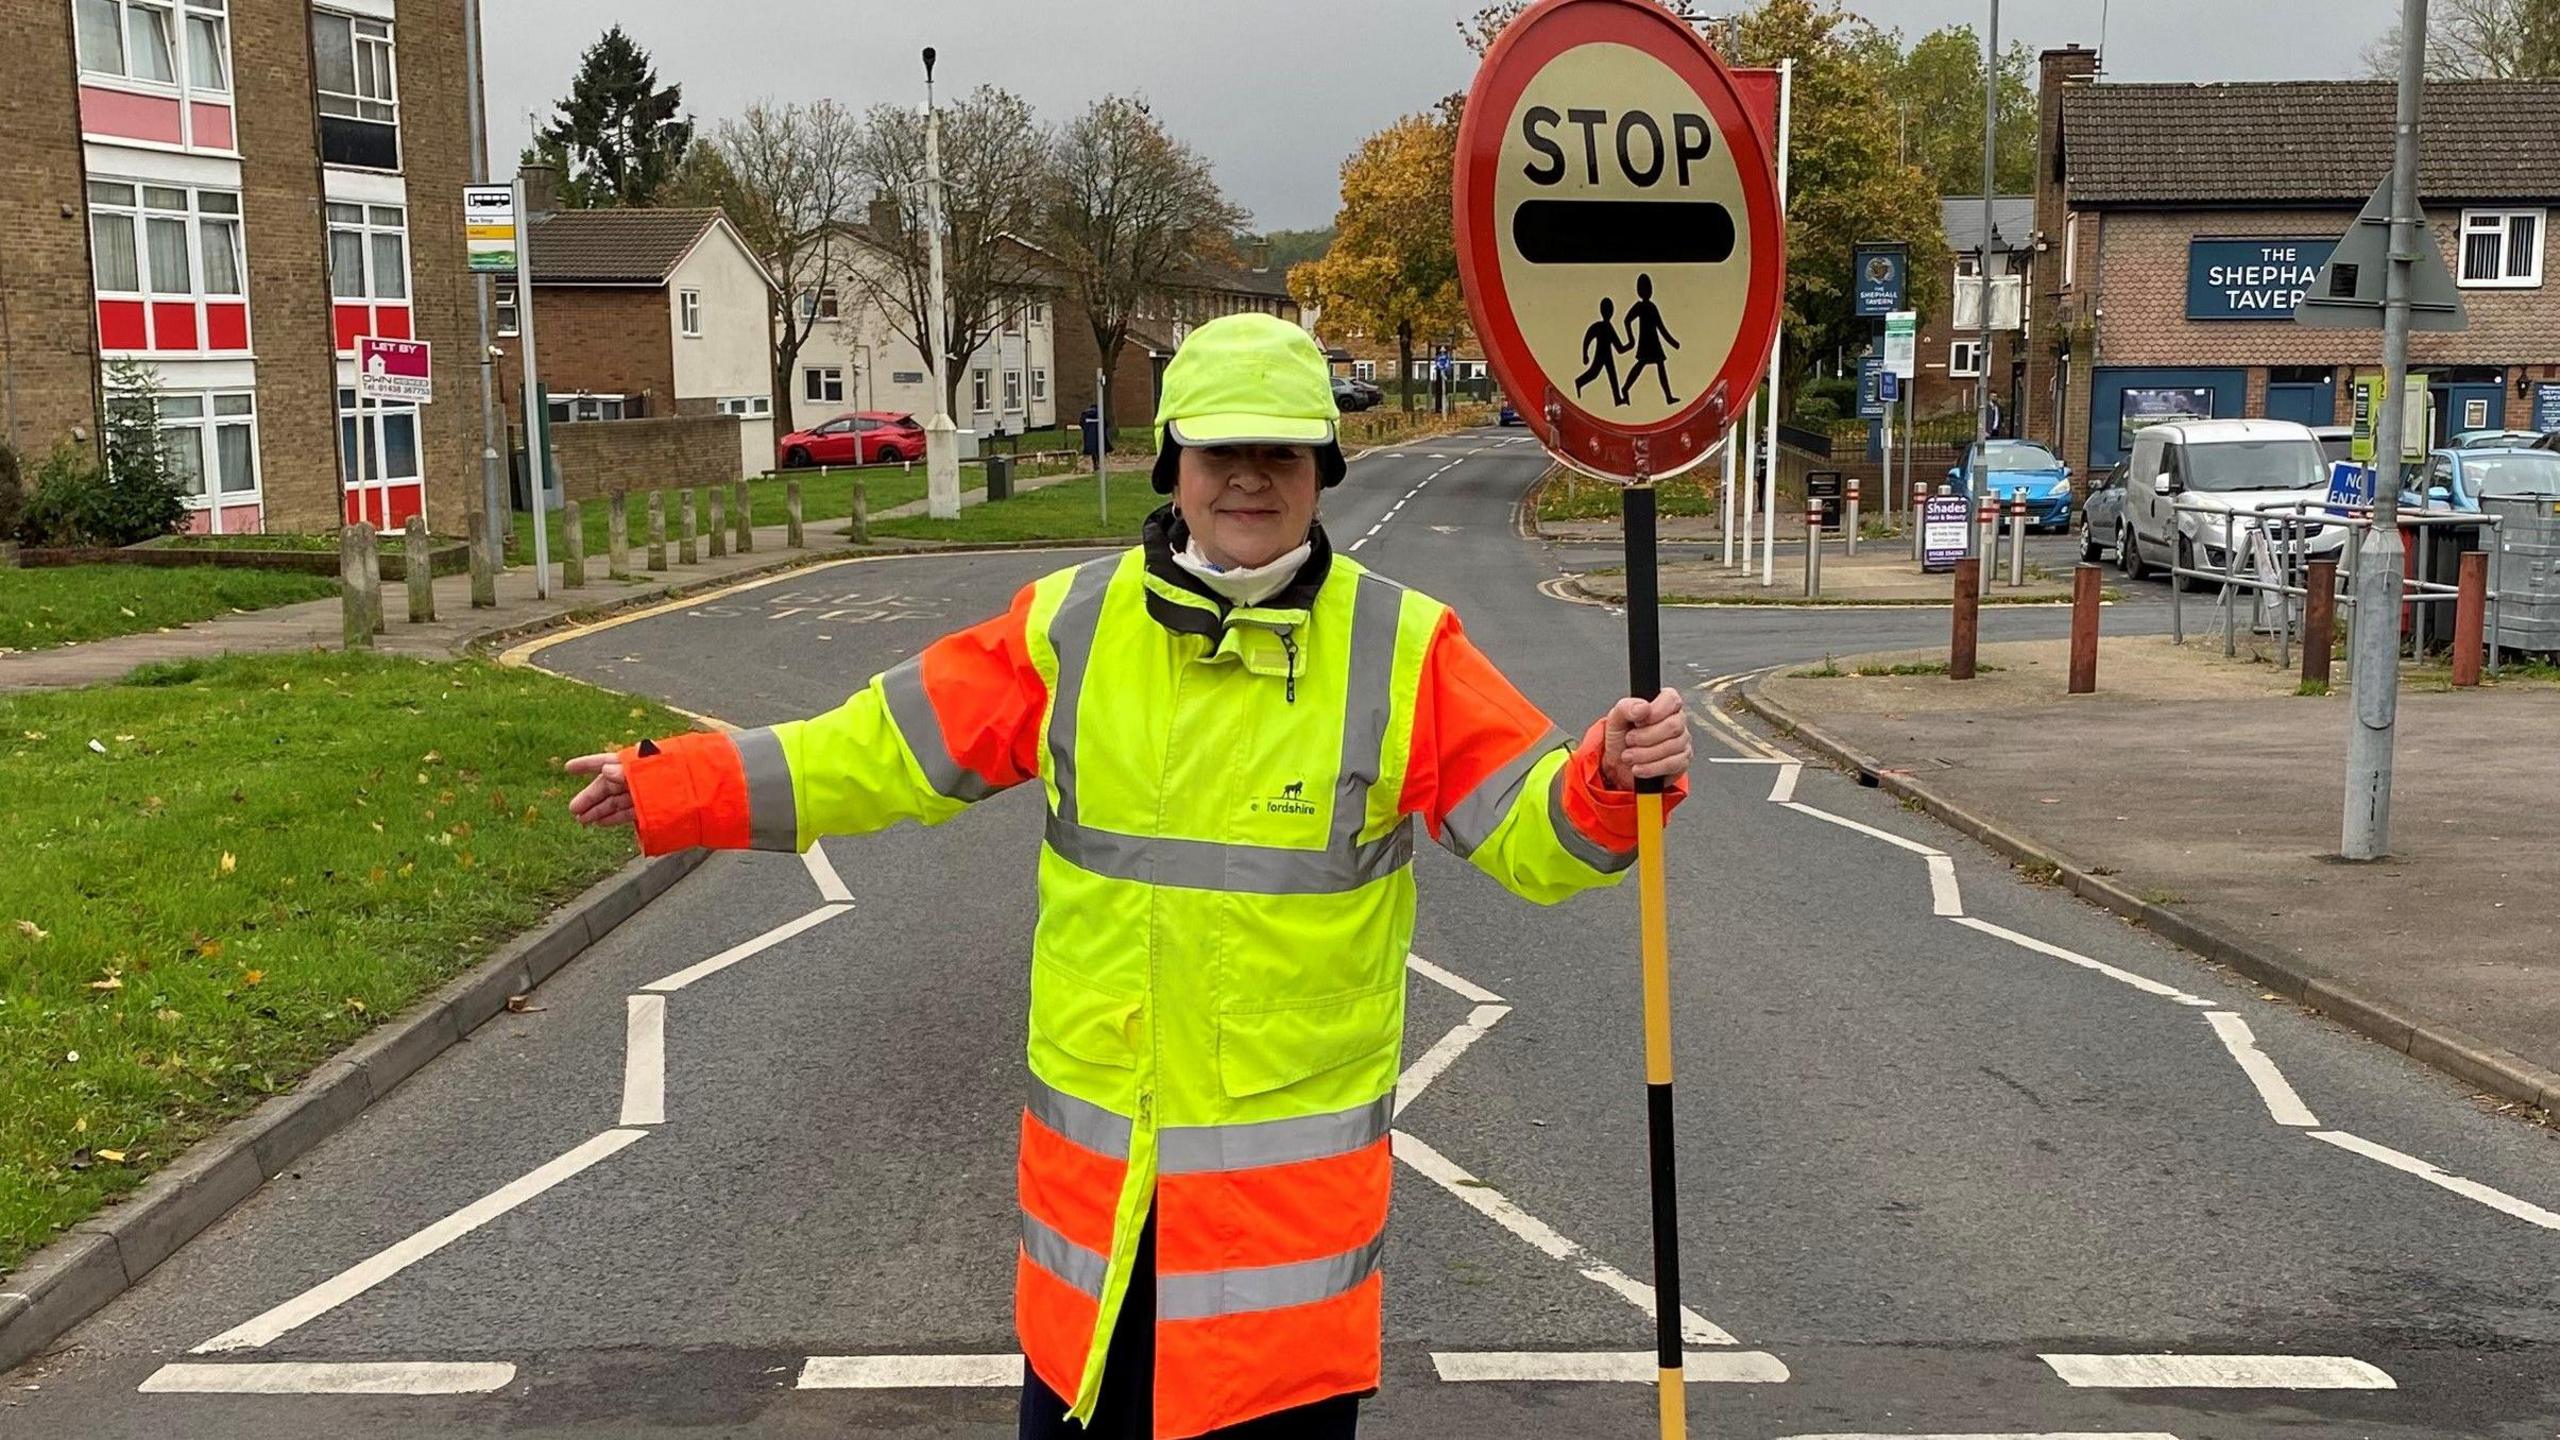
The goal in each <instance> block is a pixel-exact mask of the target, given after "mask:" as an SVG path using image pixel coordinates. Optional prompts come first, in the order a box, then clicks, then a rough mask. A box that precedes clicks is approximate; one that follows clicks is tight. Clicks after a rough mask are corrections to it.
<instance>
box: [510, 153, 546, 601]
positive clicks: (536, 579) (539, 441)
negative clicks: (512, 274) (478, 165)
mask: <svg viewBox="0 0 2560 1440" xmlns="http://www.w3.org/2000/svg"><path fill="white" fill-rule="evenodd" d="M515 190H516V349H517V353H518V354H519V355H520V356H521V357H522V358H523V360H524V480H525V493H526V494H528V495H531V496H532V497H533V593H534V596H535V598H537V599H542V600H548V599H550V598H551V534H550V531H549V529H548V528H547V527H548V525H549V523H550V520H551V467H550V466H548V465H546V464H544V463H543V461H544V460H545V459H546V458H547V457H546V456H545V454H544V451H545V450H546V449H547V448H548V446H547V445H546V444H545V443H544V442H545V441H546V440H547V439H548V438H549V437H548V435H547V433H546V432H547V430H548V428H549V427H548V425H547V424H546V422H547V421H548V420H549V419H550V418H551V417H550V416H549V414H548V413H547V412H546V410H545V409H544V404H545V402H544V401H543V398H542V378H541V366H540V364H539V362H537V361H536V360H535V359H534V354H533V216H531V215H530V214H527V213H526V212H525V208H524V175H523V174H522V172H518V174H517V175H516V182H515Z"/></svg>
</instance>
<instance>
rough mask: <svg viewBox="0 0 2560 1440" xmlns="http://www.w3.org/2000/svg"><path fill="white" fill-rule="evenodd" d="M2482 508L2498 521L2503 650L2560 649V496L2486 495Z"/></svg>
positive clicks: (2496, 577)
mask: <svg viewBox="0 0 2560 1440" xmlns="http://www.w3.org/2000/svg"><path fill="white" fill-rule="evenodd" d="M2480 508H2481V510H2483V511H2484V512H2486V513H2488V514H2490V515H2494V516H2496V517H2497V520H2498V541H2497V543H2498V549H2499V551H2500V553H2499V554H2498V555H2497V556H2496V557H2495V558H2494V559H2493V560H2492V561H2491V580H2490V583H2491V584H2493V585H2495V586H2496V587H2497V591H2498V622H2497V623H2498V646H2499V648H2500V649H2502V650H2522V651H2525V652H2527V653H2529V654H2536V655H2551V654H2555V653H2560V497H2551V496H2543V497H2539V498H2534V497H2526V496H2515V497H2506V496H2494V495H2493V496H2484V497H2483V498H2482V499H2481V501H2480Z"/></svg>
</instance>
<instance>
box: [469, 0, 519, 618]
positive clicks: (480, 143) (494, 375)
mask: <svg viewBox="0 0 2560 1440" xmlns="http://www.w3.org/2000/svg"><path fill="white" fill-rule="evenodd" d="M462 68H463V72H464V77H463V85H464V90H465V98H466V101H467V106H468V109H469V110H470V124H471V183H472V184H474V185H486V184H488V183H489V134H488V128H487V127H488V120H487V117H486V116H484V115H483V114H482V113H481V109H480V106H481V98H480V0H462ZM516 229H517V230H518V232H519V233H521V232H522V230H523V229H524V217H523V216H522V215H518V216H517V217H516ZM471 278H472V281H473V284H472V288H473V290H475V291H476V292H477V293H478V295H479V297H480V507H481V511H480V514H481V528H482V529H483V530H484V531H486V532H487V533H486V534H485V535H482V536H481V537H479V539H480V541H481V543H483V544H485V545H487V546H488V547H489V567H490V568H491V569H492V570H496V569H498V568H500V567H502V566H504V565H505V564H506V557H507V529H508V526H507V492H506V482H505V481H504V480H503V479H502V478H500V476H499V473H498V467H499V464H500V460H499V456H498V366H497V362H496V361H494V360H492V359H490V358H489V284H490V281H489V277H488V276H486V275H474V276H473V277H471ZM522 288H523V285H522V282H521V281H519V282H518V289H519V290H521V289H522ZM521 303H523V302H522V300H521V298H520V299H519V304H521ZM491 603H495V602H494V600H493V601H492V602H491Z"/></svg>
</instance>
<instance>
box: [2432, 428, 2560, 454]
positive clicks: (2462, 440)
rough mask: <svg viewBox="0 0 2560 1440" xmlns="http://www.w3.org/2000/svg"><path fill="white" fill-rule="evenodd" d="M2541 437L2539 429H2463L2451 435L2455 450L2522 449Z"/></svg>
mask: <svg viewBox="0 0 2560 1440" xmlns="http://www.w3.org/2000/svg"><path fill="white" fill-rule="evenodd" d="M2541 438H2542V432H2541V431H2539V430H2464V431H2462V432H2460V433H2458V434H2456V435H2455V436H2454V437H2453V448H2454V449H2456V450H2522V449H2526V448H2528V447H2530V446H2531V445H2532V444H2533V443H2534V442H2535V441H2537V440H2540V439H2541Z"/></svg>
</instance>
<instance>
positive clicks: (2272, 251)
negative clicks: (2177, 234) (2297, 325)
mask: <svg viewBox="0 0 2560 1440" xmlns="http://www.w3.org/2000/svg"><path fill="white" fill-rule="evenodd" d="M2336 248H2338V242H2337V241H2336V240H2334V239H2303V240H2190V241H2188V242H2187V318H2188V319H2190V320H2291V319H2292V318H2293V311H2294V307H2295V306H2298V305H2300V304H2301V303H2302V295H2303V292H2304V291H2306V290H2308V289H2310V288H2311V282H2312V281H2313V280H2315V279H2317V278H2318V277H2319V274H2320V267H2321V266H2323V265H2325V264H2327V263H2329V252H2330V251H2332V250H2335V249H2336Z"/></svg>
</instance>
